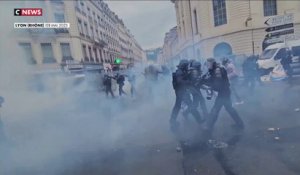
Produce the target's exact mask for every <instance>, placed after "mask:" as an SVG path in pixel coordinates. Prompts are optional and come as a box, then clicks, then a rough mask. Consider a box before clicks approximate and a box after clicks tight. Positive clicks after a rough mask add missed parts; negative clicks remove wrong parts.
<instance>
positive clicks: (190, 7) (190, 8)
mask: <svg viewBox="0 0 300 175" xmlns="http://www.w3.org/2000/svg"><path fill="white" fill-rule="evenodd" d="M189 11H190V19H191V29H192V41H193V59H195V41H194V27H193V19H192V5H191V0H189Z"/></svg>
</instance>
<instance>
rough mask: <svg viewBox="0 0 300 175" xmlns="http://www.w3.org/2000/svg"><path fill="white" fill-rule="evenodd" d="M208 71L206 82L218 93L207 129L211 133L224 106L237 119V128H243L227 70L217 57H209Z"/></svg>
mask: <svg viewBox="0 0 300 175" xmlns="http://www.w3.org/2000/svg"><path fill="white" fill-rule="evenodd" d="M207 66H208V73H207V74H206V76H205V79H206V81H205V83H206V84H207V85H208V86H210V87H211V88H212V90H213V91H216V92H217V93H218V95H217V97H216V100H215V103H214V105H213V108H212V109H211V112H210V116H209V118H208V119H207V123H206V124H207V125H206V126H205V130H207V131H209V133H211V131H212V129H213V126H214V124H215V122H216V121H217V118H218V115H219V113H220V111H221V109H222V107H223V106H224V107H225V109H226V111H227V112H228V113H229V114H230V116H231V118H232V119H233V120H234V121H235V125H234V127H235V128H236V129H243V128H244V123H243V121H242V119H241V118H240V116H239V115H238V113H237V111H236V110H235V109H234V108H233V107H232V101H231V97H230V94H231V91H230V83H229V80H228V77H227V72H226V70H225V68H224V67H221V66H220V65H218V64H217V62H216V61H215V59H213V58H209V59H208V60H207Z"/></svg>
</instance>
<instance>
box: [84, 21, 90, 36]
mask: <svg viewBox="0 0 300 175" xmlns="http://www.w3.org/2000/svg"><path fill="white" fill-rule="evenodd" d="M84 30H85V31H84V34H85V35H86V36H87V37H90V34H89V29H88V26H87V23H84Z"/></svg>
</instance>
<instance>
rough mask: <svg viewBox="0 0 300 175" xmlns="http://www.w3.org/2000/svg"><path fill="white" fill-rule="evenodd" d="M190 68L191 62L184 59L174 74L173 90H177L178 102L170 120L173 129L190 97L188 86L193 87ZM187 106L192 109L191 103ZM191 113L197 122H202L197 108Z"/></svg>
mask: <svg viewBox="0 0 300 175" xmlns="http://www.w3.org/2000/svg"><path fill="white" fill-rule="evenodd" d="M188 66H189V61H188V60H186V59H183V60H181V61H180V63H179V65H178V66H177V70H176V72H174V73H173V74H172V75H173V82H172V83H173V88H174V90H175V95H176V101H175V105H174V107H173V110H172V114H171V119H170V123H171V127H173V126H176V125H177V123H176V119H177V116H178V113H179V111H180V108H181V105H182V102H183V101H184V100H186V99H185V98H187V97H188V94H187V93H188V91H187V88H188V86H190V85H191V81H190V80H189V76H188ZM187 105H188V106H189V107H192V106H191V105H190V104H189V103H188V104H187ZM190 111H191V113H192V114H193V116H194V117H195V119H196V120H197V122H202V120H201V116H200V114H199V112H198V111H197V110H196V109H195V108H191V109H190Z"/></svg>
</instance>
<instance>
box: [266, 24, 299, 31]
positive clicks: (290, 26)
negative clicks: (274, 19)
mask: <svg viewBox="0 0 300 175" xmlns="http://www.w3.org/2000/svg"><path fill="white" fill-rule="evenodd" d="M293 27H294V24H293V23H289V24H284V25H280V26H274V27H269V28H267V29H266V30H265V31H266V32H273V31H277V30H282V29H288V28H293Z"/></svg>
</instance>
